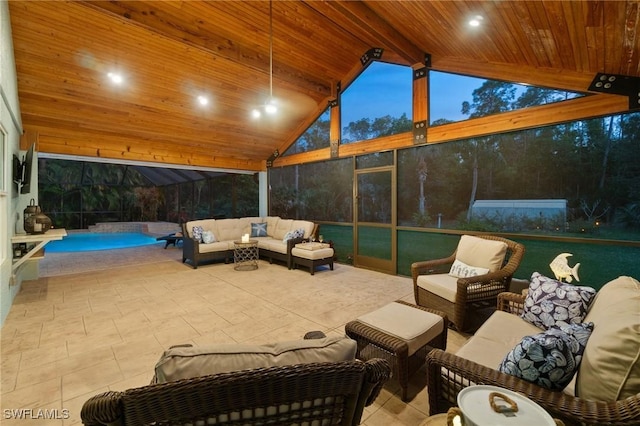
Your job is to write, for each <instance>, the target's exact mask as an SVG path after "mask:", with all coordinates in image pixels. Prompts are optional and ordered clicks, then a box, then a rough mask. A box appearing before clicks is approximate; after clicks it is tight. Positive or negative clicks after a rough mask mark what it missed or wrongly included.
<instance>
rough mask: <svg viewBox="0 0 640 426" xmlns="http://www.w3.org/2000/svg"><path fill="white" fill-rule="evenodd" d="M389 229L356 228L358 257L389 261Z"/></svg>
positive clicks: (373, 227)
mask: <svg viewBox="0 0 640 426" xmlns="http://www.w3.org/2000/svg"><path fill="white" fill-rule="evenodd" d="M391 249H392V247H391V228H386V227H385V228H378V227H375V226H362V225H360V226H358V255H360V256H368V257H375V258H376V259H384V260H391Z"/></svg>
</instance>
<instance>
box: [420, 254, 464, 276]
mask: <svg viewBox="0 0 640 426" xmlns="http://www.w3.org/2000/svg"><path fill="white" fill-rule="evenodd" d="M454 260H455V255H453V254H452V255H451V256H449V257H445V258H443V259H434V260H423V261H420V262H414V263H412V264H411V275H412V276H413V279H414V280H415V279H416V278H417V277H418V275H425V274H439V273H447V272H449V269H451V265H452V264H453V261H454Z"/></svg>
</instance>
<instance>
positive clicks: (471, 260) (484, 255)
mask: <svg viewBox="0 0 640 426" xmlns="http://www.w3.org/2000/svg"><path fill="white" fill-rule="evenodd" d="M506 253H507V244H506V243H504V242H502V241H494V240H485V239H484V238H479V237H474V236H472V235H463V236H462V237H460V242H459V243H458V249H457V250H456V259H457V260H460V261H461V262H463V263H465V264H467V265H469V266H475V267H480V268H488V269H489V271H490V272H495V271H497V270H499V269H500V268H501V267H502V263H503V262H504V256H505V254H506Z"/></svg>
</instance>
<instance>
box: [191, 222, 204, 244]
mask: <svg viewBox="0 0 640 426" xmlns="http://www.w3.org/2000/svg"><path fill="white" fill-rule="evenodd" d="M203 232H204V230H203V229H202V226H194V227H193V228H192V229H191V234H192V235H193V239H194V240H196V241H197V242H199V243H201V242H202V233H203Z"/></svg>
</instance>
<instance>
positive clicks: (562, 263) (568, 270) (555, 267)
mask: <svg viewBox="0 0 640 426" xmlns="http://www.w3.org/2000/svg"><path fill="white" fill-rule="evenodd" d="M569 256H573V254H571V253H560V254H559V255H557V256H556V258H555V259H553V260H552V261H551V263H550V264H549V266H550V267H551V271H553V273H554V274H555V276H556V279H557V280H558V281H562V280H566V281H567V282H568V283H570V282H571V281H573V279H574V278H575V279H576V281H580V278H579V277H578V268H579V267H580V264H579V263H576V264H575V265H574V266H573V267H571V266H569V261H568V260H567V258H568V257H569Z"/></svg>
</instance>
